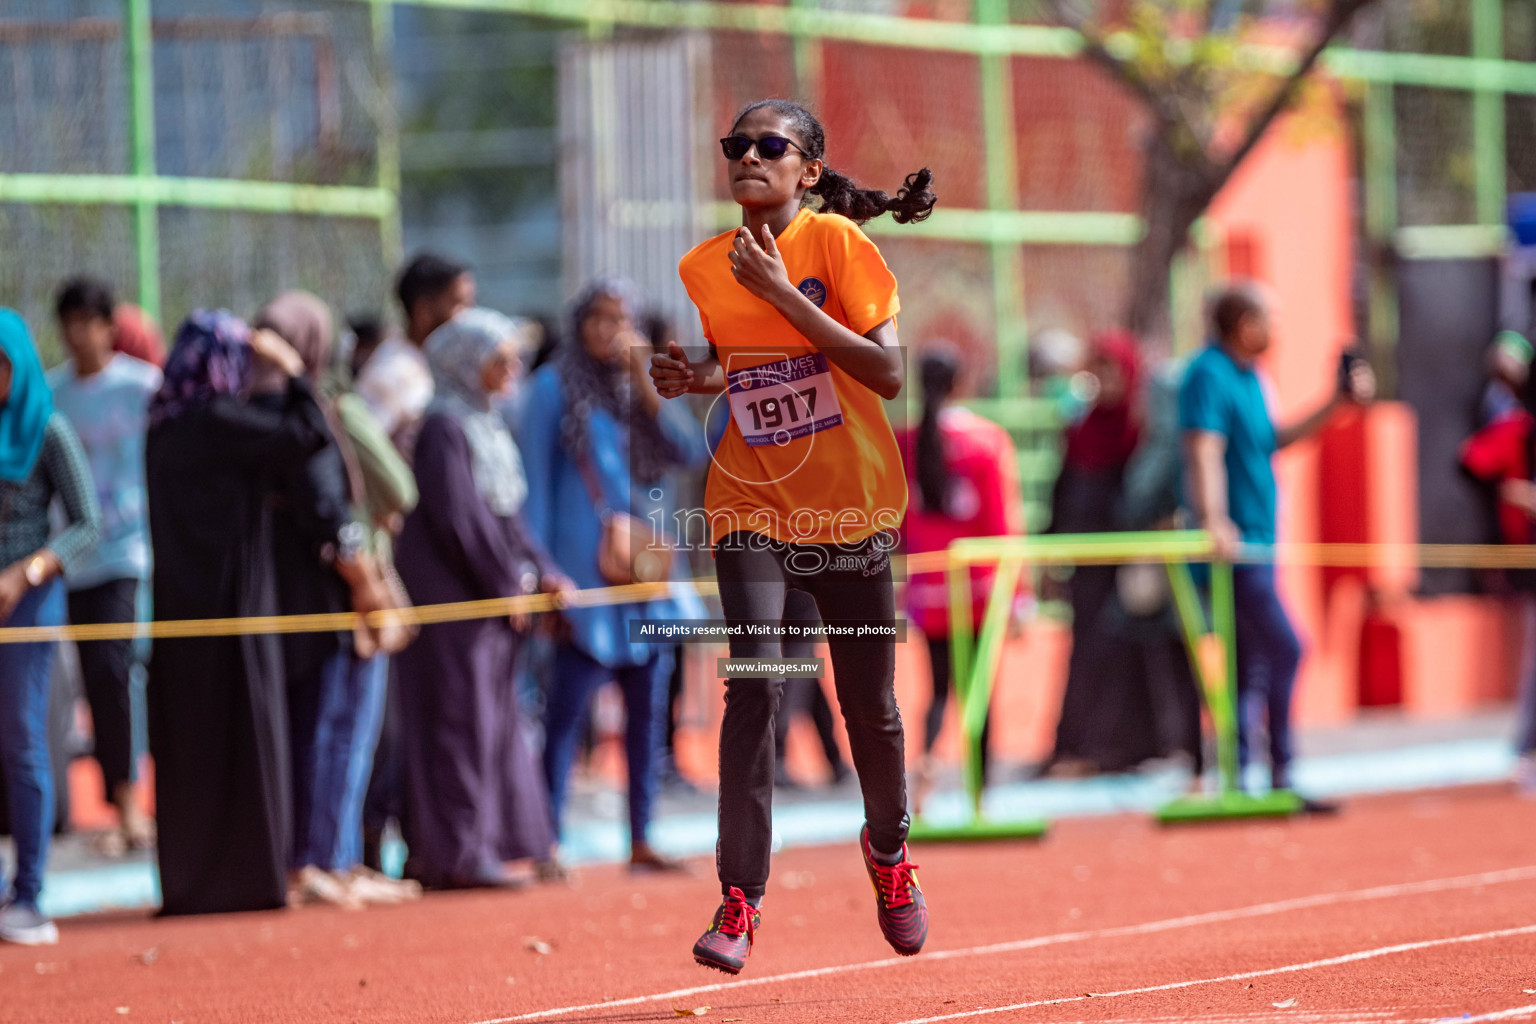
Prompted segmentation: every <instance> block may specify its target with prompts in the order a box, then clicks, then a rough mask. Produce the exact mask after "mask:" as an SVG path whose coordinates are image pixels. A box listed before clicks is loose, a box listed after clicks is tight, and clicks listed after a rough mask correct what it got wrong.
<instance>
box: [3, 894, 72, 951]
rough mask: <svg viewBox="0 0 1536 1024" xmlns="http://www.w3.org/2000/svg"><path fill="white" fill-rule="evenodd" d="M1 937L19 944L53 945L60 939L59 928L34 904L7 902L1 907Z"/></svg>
mask: <svg viewBox="0 0 1536 1024" xmlns="http://www.w3.org/2000/svg"><path fill="white" fill-rule="evenodd" d="M0 939H3V940H4V941H6V942H14V943H16V944H17V945H18V946H52V945H54V944H56V943H57V942H58V941H59V928H58V926H57V925H55V924H54V923H53V922H52V921H50V920H48V919H47V918H46V917H44V916H43V914H42V912H41V911H40V910H38V909H37V908H36V907H34V906H30V905H28V904H25V903H7V904H6V905H5V906H4V907H3V908H0Z"/></svg>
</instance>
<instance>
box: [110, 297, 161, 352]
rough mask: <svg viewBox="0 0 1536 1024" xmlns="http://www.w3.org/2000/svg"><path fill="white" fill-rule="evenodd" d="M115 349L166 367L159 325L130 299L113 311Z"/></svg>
mask: <svg viewBox="0 0 1536 1024" xmlns="http://www.w3.org/2000/svg"><path fill="white" fill-rule="evenodd" d="M112 349H113V351H115V352H121V353H123V355H125V356H132V357H133V358H135V359H142V360H144V362H146V363H152V364H153V365H155V366H158V367H161V368H162V369H163V368H164V367H165V336H164V335H163V334H161V333H160V325H159V324H157V323H155V319H154V317H152V316H150V315H149V314H148V313H146V312H144V310H142V309H140V308H139V307H138V306H135V305H134V304H133V303H131V302H119V303H118V304H117V308H116V309H114V310H112Z"/></svg>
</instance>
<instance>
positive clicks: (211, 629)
mask: <svg viewBox="0 0 1536 1024" xmlns="http://www.w3.org/2000/svg"><path fill="white" fill-rule="evenodd" d="M1050 557H1051V560H1052V561H1064V560H1065V556H1064V555H1055V554H1053V555H1052V556H1050ZM1161 560H1162V559H1161V558H1160V556H1157V555H1148V556H1144V557H1137V556H1135V555H1134V554H1132V555H1127V554H1123V553H1115V554H1102V555H1101V554H1095V553H1092V552H1086V553H1085V552H1082V551H1080V550H1079V551H1077V553H1076V554H1075V556H1074V557H1073V558H1072V559H1071V562H1072V564H1078V565H1089V564H1096V565H1122V564H1127V563H1133V562H1138V561H1154V562H1155V561H1161ZM903 561H904V565H902V566H901V568H903V569H904V570H905V572H906V573H908V574H912V573H921V572H941V571H944V570H945V569H946V568H947V566H948V564H949V561H950V554H949V552H947V551H926V552H923V553H921V554H916V555H909V556H907V557H906V558H905V559H904V560H903ZM1238 561H1239V562H1242V563H1265V562H1274V563H1277V564H1282V565H1313V566H1327V567H1332V568H1394V569H1536V545H1515V544H1323V543H1312V542H1288V543H1282V544H1276V545H1273V546H1252V545H1250V546H1245V549H1244V553H1243V554H1242V555H1240V556H1239V558H1238ZM690 586H691V587H693V588H694V589H695V590H696V591H697V592H698V593H699V594H700V595H704V596H710V595H714V594H716V593H718V589H717V587H716V585H715V581H714V580H712V579H698V580H679V581H675V582H670V583H632V584H629V585H627V586H620V587H594V588H591V589H588V590H578V591H574V592H572V593H570V594H568V595H565V596H564V597H563V598H562V597H561V596H559V595H554V594H529V595H525V596H522V597H498V598H491V599H488V600H483V601H459V602H454V603H451V604H433V605H420V606H417V607H414V608H406V609H402V610H399V611H381V612H374V613H372V614H371V615H369V616H368V623H369V625H371V626H374V627H376V628H379V627H387V626H390V625H397V624H403V625H434V624H437V623H444V622H465V621H469V620H473V619H494V618H501V617H504V616H510V615H518V614H531V613H536V612H549V611H557V610H559V609H560V608H585V607H597V606H600V605H613V604H630V603H633V602H638V601H648V600H653V599H656V598H661V597H666V596H667V595H668V593H670V591H671V590H672V588H674V587H690ZM357 621H358V616H357V615H356V614H355V613H353V612H334V613H328V614H323V615H265V616H257V617H252V618H225V619H167V620H155V621H152V622H112V623H87V624H81V625H73V624H72V625H66V626H8V627H0V644H19V643H36V642H40V641H52V640H75V641H80V640H132V639H135V638H138V637H149V638H151V639H156V640H168V639H183V638H187V637H214V636H249V635H252V634H261V633H330V632H347V631H350V630H351V629H353V627H354V626H356V625H357Z"/></svg>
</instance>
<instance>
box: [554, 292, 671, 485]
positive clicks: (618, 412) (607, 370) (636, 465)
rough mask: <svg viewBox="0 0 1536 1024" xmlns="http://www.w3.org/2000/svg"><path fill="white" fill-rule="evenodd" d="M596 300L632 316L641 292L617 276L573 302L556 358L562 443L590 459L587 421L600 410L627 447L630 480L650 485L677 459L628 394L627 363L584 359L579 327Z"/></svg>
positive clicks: (573, 454)
mask: <svg viewBox="0 0 1536 1024" xmlns="http://www.w3.org/2000/svg"><path fill="white" fill-rule="evenodd" d="M599 299H617V300H619V302H621V303H622V304H623V306H624V309H625V310H626V311H627V312H628V313H629V314H630V315H631V316H634V315H636V314H638V313H639V311H640V290H639V288H637V287H636V286H635V285H634V284H633V283H632V282H630V281H628V280H626V279H624V278H621V277H602V278H598V279H597V280H596V281H593V282H592V283H591V284H590V285H588V286H587V288H586V290H585V291H583V292H582V293H581V296H580V297H579V298H577V300H576V306H575V308H574V309H573V311H572V313H571V322H572V328H573V329H572V333H571V336H570V337H569V338H567V339H566V340H565V344H564V346H563V348H562V351H561V352H560V354H559V357H558V366H559V369H560V377H561V379H562V380H563V381H564V382H565V393H566V402H565V415H564V416H563V417H562V418H561V421H560V439H561V442H562V443H563V444H564V446H565V450H566V452H568V453H569V454H570V456H571V457H572V458H573V459H580V458H583V457H587V458H590V455H588V453H587V444H588V441H587V420H588V419H589V418H590V417H591V415H592V412H593V410H595V409H603V410H605V411H607V413H608V415H610V416H612V417H613V419H614V421H615V422H617V423H618V425H619V428H620V429H621V430H622V431H623V433H624V435H625V438H626V440H627V441H628V443H629V467H630V475H631V476H632V478H633V479H634V481H635V482H636V483H640V484H644V485H649V484H654V483H655V482H656V481H658V480H660V479H661V478H662V477H664V476H666V474H667V472H668V471H669V470H671V469H672V468H673V467H674V466H676V465H677V463H678V461H679V459H678V456H677V453H676V452H675V451H674V449H673V447H672V445H671V444H669V443H668V442H667V440H666V438H665V437H663V436H662V433H661V429H660V427H658V426H657V425H656V420H655V418H654V417H652V416H648V415H646V413H645V412H644V411H643V410H642V407H641V405H640V402H639V400H638V399H637V398H636V397H635V396H634V395H633V394H631V392H630V388H631V386H632V383H633V378H632V377H631V374H630V368H629V365H628V363H627V362H624V361H622V360H621V361H619V362H617V363H600V362H598V361H597V360H596V359H593V358H592V356H591V355H589V354H588V352H587V346H586V343H585V342H584V341H583V340H582V337H583V335H582V328H583V327H584V326H585V325H586V322H587V319H588V318H589V317H590V316H591V315H592V311H593V309H594V308H595V307H596V305H597V302H598V300H599Z"/></svg>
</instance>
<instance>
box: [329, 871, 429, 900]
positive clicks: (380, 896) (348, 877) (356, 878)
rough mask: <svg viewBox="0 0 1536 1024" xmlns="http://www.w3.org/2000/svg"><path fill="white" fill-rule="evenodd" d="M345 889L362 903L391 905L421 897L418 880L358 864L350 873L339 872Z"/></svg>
mask: <svg viewBox="0 0 1536 1024" xmlns="http://www.w3.org/2000/svg"><path fill="white" fill-rule="evenodd" d="M337 877H339V878H340V879H341V880H342V882H343V884H345V885H346V887H347V891H348V892H350V893H351V894H352V895H353V896H356V897H357V898H358V899H360V900H362V901H363V902H364V903H371V904H379V905H385V906H388V905H391V904H395V903H408V902H410V901H411V900H419V899H421V885H420V883H418V882H413V881H408V880H402V879H399V878H390V877H389V876H388V875H381V874H378V873H376V872H373V871H369V870H368V869H367V868H365V867H362V866H358V867H356V868H353V869H352V871H351V872H350V873H345V874H339V875H338V876H337Z"/></svg>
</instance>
